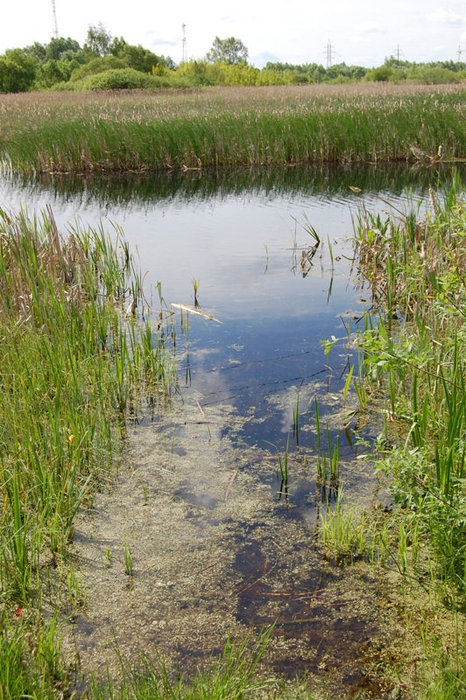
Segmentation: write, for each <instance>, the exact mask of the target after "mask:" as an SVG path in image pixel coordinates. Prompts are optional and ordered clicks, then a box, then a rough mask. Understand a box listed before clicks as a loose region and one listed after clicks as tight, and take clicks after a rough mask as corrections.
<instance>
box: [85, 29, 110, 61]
mask: <svg viewBox="0 0 466 700" xmlns="http://www.w3.org/2000/svg"><path fill="white" fill-rule="evenodd" d="M111 46H112V35H111V34H110V33H109V32H108V31H107V30H106V29H105V27H104V25H103V24H102V22H99V24H98V25H97V26H92V25H91V26H90V27H89V29H88V30H87V39H86V42H85V43H84V50H85V51H86V53H88V54H91V56H108V55H109V54H110V53H111Z"/></svg>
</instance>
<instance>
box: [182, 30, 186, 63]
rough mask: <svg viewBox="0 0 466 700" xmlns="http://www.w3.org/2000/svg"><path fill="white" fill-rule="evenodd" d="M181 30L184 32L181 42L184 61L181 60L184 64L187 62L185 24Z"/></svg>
mask: <svg viewBox="0 0 466 700" xmlns="http://www.w3.org/2000/svg"><path fill="white" fill-rule="evenodd" d="M181 29H182V31H183V38H182V40H181V45H182V59H181V61H182V63H184V62H185V61H186V25H185V23H184V22H183V24H182V25H181Z"/></svg>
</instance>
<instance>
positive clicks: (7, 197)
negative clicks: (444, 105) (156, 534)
mask: <svg viewBox="0 0 466 700" xmlns="http://www.w3.org/2000/svg"><path fill="white" fill-rule="evenodd" d="M450 177H451V172H450V171H449V170H448V169H445V170H438V169H421V168H417V169H406V168H405V169H403V168H399V167H398V168H397V167H390V168H387V167H384V168H375V167H372V168H370V167H364V168H356V169H355V168H352V169H341V168H340V169H330V168H329V169H322V168H320V169H309V168H307V169H301V168H288V169H285V170H282V171H276V170H275V171H268V170H266V171H263V170H262V171H251V170H247V171H240V172H223V173H221V174H218V173H217V174H216V173H205V172H203V171H199V172H189V173H185V174H172V175H170V176H162V175H159V176H155V175H150V176H147V177H144V178H141V177H137V176H134V177H132V178H131V177H119V178H118V177H117V178H92V179H83V178H66V177H62V178H56V179H53V178H51V179H49V180H42V181H20V180H15V181H11V180H3V181H1V182H0V205H3V206H7V207H17V206H19V205H20V204H23V205H26V206H27V207H28V209H29V210H30V211H40V210H41V209H43V208H44V207H45V205H46V204H50V205H51V206H52V209H53V211H54V214H55V217H56V219H57V222H58V223H59V225H60V226H61V227H64V226H66V224H67V223H73V222H74V221H76V219H79V220H80V221H81V222H82V223H83V224H84V225H87V224H89V225H91V226H97V225H98V224H99V222H101V221H102V222H103V225H104V226H105V228H107V229H108V230H110V231H112V230H113V227H114V226H121V228H122V229H123V231H124V234H125V237H126V238H127V240H128V241H129V243H130V244H131V247H132V249H133V250H134V251H135V252H137V254H138V256H139V262H140V267H141V270H142V272H143V273H146V277H145V291H146V296H147V297H148V298H151V294H152V291H151V290H153V289H154V288H155V285H156V283H157V282H159V281H160V282H161V285H162V292H163V296H164V299H165V302H166V303H167V304H168V305H169V306H170V305H171V304H172V303H175V304H188V305H192V304H193V301H194V294H193V291H194V290H193V288H194V285H195V284H196V285H197V286H198V293H197V299H198V302H199V305H200V311H201V312H205V313H207V314H212V315H213V316H214V317H215V319H217V320H218V322H216V321H209V320H207V319H205V318H203V317H200V316H190V319H189V330H188V332H187V334H185V337H184V339H183V342H182V343H179V347H178V350H179V354H180V357H179V362H180V386H181V387H182V388H183V391H184V393H185V394H186V393H189V392H190V391H194V392H199V395H200V398H199V403H200V404H201V406H204V405H213V404H221V403H222V402H225V401H227V402H228V403H229V404H233V405H234V406H235V407H236V408H237V410H238V411H239V412H240V413H241V414H243V415H248V416H249V418H250V420H248V422H247V424H246V425H245V426H244V427H243V429H242V431H241V437H242V438H243V439H244V440H246V441H247V442H248V443H249V444H252V445H254V444H258V445H260V446H261V447H263V446H265V445H266V444H268V445H269V446H270V445H274V446H276V448H277V449H282V448H283V445H284V444H285V442H286V439H287V434H288V432H289V430H290V420H291V415H292V410H293V407H294V408H296V402H297V398H298V393H300V391H301V392H302V393H304V396H303V397H301V398H300V406H299V411H300V413H302V414H303V423H304V424H305V423H306V421H308V417H307V410H308V408H309V399H310V398H312V394H313V392H312V391H311V392H309V391H307V392H306V391H305V388H306V387H308V385H309V383H310V382H311V380H312V379H315V378H318V379H319V381H320V383H321V384H322V383H325V387H326V391H327V392H332V391H337V390H338V388H339V386H340V385H341V376H342V373H344V370H345V367H346V366H347V364H348V362H349V361H350V360H351V361H352V362H354V359H355V358H354V356H353V354H352V353H340V354H339V353H338V352H335V353H332V354H331V356H330V358H327V357H325V355H324V353H323V349H322V345H321V340H323V339H328V338H330V337H331V336H335V337H337V338H343V337H344V336H346V334H347V333H351V331H354V330H356V329H357V319H358V318H360V316H361V313H362V310H363V308H364V303H362V302H361V299H365V298H366V295H365V291H364V290H361V289H358V288H357V286H358V285H357V284H356V281H355V275H354V274H352V272H351V269H352V263H353V257H354V252H353V245H352V242H351V236H352V231H353V225H354V221H355V220H356V219H357V217H358V215H359V214H360V213H361V212H362V211H363V209H364V208H366V209H368V210H370V211H377V212H388V211H392V212H393V211H395V210H396V209H403V208H404V206H405V205H404V202H405V201H406V196H407V193H410V194H411V196H414V199H415V200H417V199H423V200H424V201H427V189H428V187H429V185H433V186H434V187H442V186H443V185H444V183H446V182H448V180H449V178H450ZM395 213H396V211H395ZM311 229H313V230H314V231H315V232H316V233H317V235H318V236H319V238H320V244H319V246H318V247H317V248H314V244H315V242H316V241H315V238H314V237H313V235H311V233H310V232H309V231H310V230H311ZM153 302H154V305H155V306H156V305H157V303H158V302H157V300H156V298H155V296H154V297H153ZM173 310H174V311H175V313H178V315H179V313H180V312H179V311H176V307H173ZM179 335H180V338H181V337H183V334H179ZM343 381H344V379H343ZM302 399H304V400H302ZM302 439H305V436H303V438H302Z"/></svg>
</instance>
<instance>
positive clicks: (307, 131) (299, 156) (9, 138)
mask: <svg viewBox="0 0 466 700" xmlns="http://www.w3.org/2000/svg"><path fill="white" fill-rule="evenodd" d="M0 109H1V113H2V136H1V138H0V156H1V157H3V159H4V160H5V163H8V164H9V165H8V167H11V168H13V169H14V170H16V171H23V172H31V171H35V172H67V173H70V172H79V173H82V172H95V171H123V170H124V171H127V170H131V171H146V170H167V169H168V170H190V169H195V170H200V169H202V168H205V167H209V166H215V167H224V166H239V165H243V166H254V165H260V166H264V165H277V164H281V165H283V164H297V163H302V164H305V163H316V162H345V163H348V162H352V163H357V162H371V163H375V162H387V161H398V160H401V161H405V162H419V161H421V162H436V161H438V160H448V159H457V158H464V157H465V155H466V132H465V127H464V122H465V119H464V92H463V90H462V89H461V88H460V87H448V88H447V87H443V88H442V89H440V88H437V89H435V91H433V88H431V87H430V88H429V89H427V88H426V87H425V86H424V87H421V86H415V87H414V86H411V87H410V88H409V89H408V88H406V86H403V87H399V86H390V87H387V86H379V87H374V86H369V85H358V86H339V87H337V86H333V87H331V86H325V89H323V88H322V87H319V86H312V85H308V86H301V87H299V88H298V87H296V86H282V87H275V88H211V89H204V90H203V91H201V92H199V91H196V92H195V93H190V92H187V93H180V92H175V93H171V94H170V96H169V97H168V96H167V95H163V96H151V97H150V98H149V97H148V96H147V94H144V93H131V94H130V95H125V96H119V97H115V96H104V95H96V96H93V95H75V94H71V95H68V94H67V95H66V96H63V95H62V94H60V96H59V97H58V96H57V95H53V94H52V95H44V94H37V95H34V97H32V96H30V95H29V96H27V95H21V96H15V97H13V96H10V95H6V96H2V97H0ZM421 122H422V125H423V128H422V130H419V128H418V124H419V123H421ZM440 145H441V146H442V151H441V155H440V156H439V155H438V153H439V146H440Z"/></svg>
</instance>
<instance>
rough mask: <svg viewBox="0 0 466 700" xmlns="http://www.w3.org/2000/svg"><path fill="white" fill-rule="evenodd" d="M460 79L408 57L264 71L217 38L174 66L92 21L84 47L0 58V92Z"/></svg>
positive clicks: (460, 65) (69, 42) (36, 48)
mask: <svg viewBox="0 0 466 700" xmlns="http://www.w3.org/2000/svg"><path fill="white" fill-rule="evenodd" d="M465 79H466V63H464V62H454V61H437V62H431V63H414V62H409V61H400V60H397V59H395V58H394V57H390V58H388V59H386V60H385V62H384V64H383V65H382V66H378V67H375V68H365V67H363V66H351V65H347V64H346V63H339V64H336V65H333V66H329V67H326V68H325V67H324V66H322V65H321V64H317V63H306V64H300V65H294V64H290V63H283V62H279V61H277V62H269V63H267V64H266V66H265V67H264V68H262V69H259V68H256V67H255V66H253V65H251V64H249V63H248V50H247V48H246V46H245V45H244V44H243V42H242V41H241V40H240V39H237V38H235V37H228V38H226V39H220V38H219V37H215V39H214V41H213V43H212V47H211V49H210V50H209V52H208V53H207V54H206V56H205V58H203V59H200V60H189V61H185V62H182V63H180V64H179V65H176V64H175V62H174V61H173V59H172V58H170V57H168V56H159V55H157V54H155V53H153V52H152V51H150V50H149V49H146V48H144V47H142V46H141V45H137V46H135V45H132V44H128V43H127V42H126V41H125V39H124V38H123V37H112V36H111V34H110V33H109V32H108V31H107V30H106V29H105V27H104V26H103V25H102V24H99V25H97V26H90V27H89V29H88V32H87V37H86V41H85V42H84V44H83V46H80V44H79V43H78V42H77V41H76V40H75V39H71V38H69V37H68V38H64V37H57V38H53V39H51V40H50V41H49V42H48V43H47V44H40V43H38V42H35V43H34V44H32V45H30V46H26V47H25V48H21V49H20V48H17V49H10V50H8V51H6V52H5V53H4V54H3V55H1V56H0V92H26V91H31V90H98V89H118V88H157V87H190V86H201V85H285V84H302V83H345V82H358V81H361V80H375V81H394V82H401V81H406V80H412V81H416V82H424V83H431V84H440V83H450V82H460V81H462V80H465Z"/></svg>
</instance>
